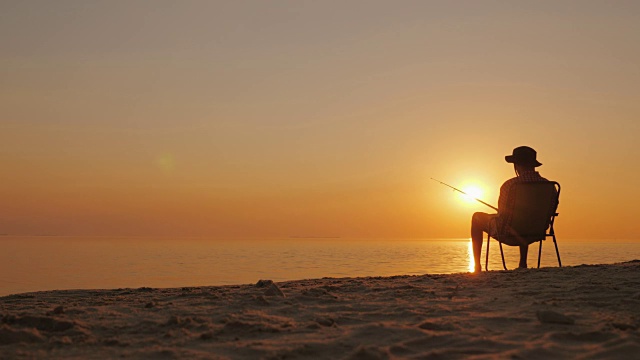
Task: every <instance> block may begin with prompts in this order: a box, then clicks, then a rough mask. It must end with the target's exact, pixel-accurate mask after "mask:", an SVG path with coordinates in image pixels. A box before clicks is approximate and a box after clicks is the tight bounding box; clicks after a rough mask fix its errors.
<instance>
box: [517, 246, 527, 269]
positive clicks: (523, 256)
mask: <svg viewBox="0 0 640 360" xmlns="http://www.w3.org/2000/svg"><path fill="white" fill-rule="evenodd" d="M528 252H529V245H520V264H518V267H519V268H524V269H526V268H527V253H528Z"/></svg>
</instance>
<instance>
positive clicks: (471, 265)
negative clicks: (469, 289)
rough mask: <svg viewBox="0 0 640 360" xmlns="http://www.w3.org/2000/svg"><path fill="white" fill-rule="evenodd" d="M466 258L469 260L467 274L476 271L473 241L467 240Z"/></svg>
mask: <svg viewBox="0 0 640 360" xmlns="http://www.w3.org/2000/svg"><path fill="white" fill-rule="evenodd" d="M467 257H468V258H469V272H473V271H474V270H475V269H476V262H475V260H473V241H471V239H469V246H468V247H467Z"/></svg>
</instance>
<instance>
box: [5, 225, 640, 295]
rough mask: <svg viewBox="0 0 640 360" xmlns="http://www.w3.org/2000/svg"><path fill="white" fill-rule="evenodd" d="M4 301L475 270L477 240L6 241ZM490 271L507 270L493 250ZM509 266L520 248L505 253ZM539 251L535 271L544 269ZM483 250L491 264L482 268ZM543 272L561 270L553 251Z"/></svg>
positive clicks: (584, 245) (573, 258)
mask: <svg viewBox="0 0 640 360" xmlns="http://www.w3.org/2000/svg"><path fill="white" fill-rule="evenodd" d="M558 243H559V244H558V245H559V247H560V255H561V256H562V263H563V265H579V264H601V263H614V262H621V261H628V260H634V259H640V241H620V240H615V241H614V240H612V241H598V242H594V241H588V242H585V241H577V240H562V239H560V241H559V242H558ZM0 245H1V246H2V251H1V252H0V296H1V295H8V294H15V293H21V292H28V291H39V290H54V289H107V288H121V287H141V286H149V287H181V286H200V285H228V284H247V283H255V282H256V281H257V280H259V279H271V280H274V281H283V280H295V279H304V278H320V277H354V276H388V275H401V274H425V273H431V274H435V273H456V272H467V271H469V269H470V268H472V266H473V264H472V263H471V244H470V241H469V240H443V239H441V240H414V239H411V240H407V239H384V240H383V239H375V240H372V239H366V240H365V239H294V238H292V239H232V240H219V239H216V240H210V239H201V238H198V239H193V238H189V239H171V238H157V239H155V238H107V237H96V238H80V237H7V236H5V237H0ZM492 245H493V246H492V247H491V250H490V259H489V268H490V269H492V270H498V269H501V268H502V264H501V260H500V251H499V249H498V246H497V243H496V242H495V241H493V242H492ZM504 248H505V254H506V257H507V266H509V268H513V267H514V266H515V265H517V261H518V250H517V248H513V247H508V246H505V247H504ZM537 249H538V248H537V245H535V246H534V247H532V248H531V250H530V253H529V266H535V264H536V261H537V253H538V251H537ZM484 251H485V249H484V248H483V261H484ZM542 266H557V260H556V256H555V251H554V249H553V242H550V241H547V242H545V243H544V245H543V249H542Z"/></svg>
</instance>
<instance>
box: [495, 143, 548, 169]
mask: <svg viewBox="0 0 640 360" xmlns="http://www.w3.org/2000/svg"><path fill="white" fill-rule="evenodd" d="M536 155H537V153H536V151H535V150H533V149H532V148H530V147H528V146H519V147H517V148H515V149H513V154H511V155H507V156H505V157H504V159H505V160H507V162H508V163H513V164H518V165H529V166H533V167H536V166H540V165H542V164H541V163H539V162H538V160H536Z"/></svg>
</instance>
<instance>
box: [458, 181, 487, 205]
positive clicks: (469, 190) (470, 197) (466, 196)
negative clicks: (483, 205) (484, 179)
mask: <svg viewBox="0 0 640 360" xmlns="http://www.w3.org/2000/svg"><path fill="white" fill-rule="evenodd" d="M461 190H462V192H464V193H462V192H461V193H460V197H461V198H462V199H463V200H464V201H465V202H469V203H471V202H475V201H476V199H480V200H482V195H483V194H484V192H483V191H482V190H481V189H480V187H478V186H476V185H467V186H464V187H462V189H461Z"/></svg>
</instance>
